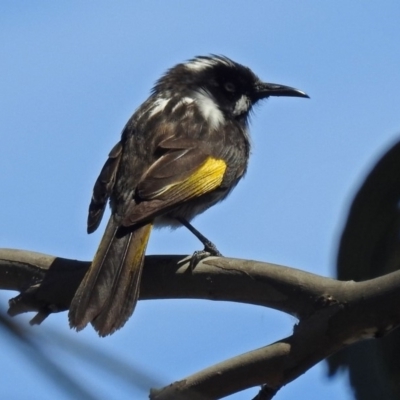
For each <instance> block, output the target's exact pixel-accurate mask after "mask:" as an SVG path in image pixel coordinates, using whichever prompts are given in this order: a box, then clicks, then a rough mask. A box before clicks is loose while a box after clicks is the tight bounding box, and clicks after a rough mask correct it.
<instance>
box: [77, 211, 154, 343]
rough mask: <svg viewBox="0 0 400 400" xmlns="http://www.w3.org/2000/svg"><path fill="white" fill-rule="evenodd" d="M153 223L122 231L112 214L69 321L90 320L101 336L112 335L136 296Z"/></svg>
mask: <svg viewBox="0 0 400 400" xmlns="http://www.w3.org/2000/svg"><path fill="white" fill-rule="evenodd" d="M151 229H152V224H151V223H147V224H145V225H140V226H138V227H134V228H133V229H132V228H130V229H129V231H125V232H123V231H122V229H121V228H119V227H118V225H117V224H116V222H115V221H114V218H113V216H111V218H110V220H109V222H108V225H107V228H106V231H105V233H104V236H103V238H102V240H101V242H100V245H99V249H98V250H97V253H96V255H95V257H94V260H93V262H92V264H91V266H90V268H89V270H88V271H87V273H86V275H85V277H84V278H83V281H82V282H81V284H80V286H79V288H78V290H77V291H76V293H75V296H74V298H73V299H72V302H71V306H70V309H69V323H70V325H71V327H73V328H76V329H77V330H81V329H83V328H84V327H85V326H86V325H87V324H88V323H89V322H90V323H91V324H92V325H93V327H94V329H95V330H96V331H97V332H98V334H99V335H100V336H107V335H110V334H112V333H113V332H114V331H116V330H117V329H119V328H121V327H122V326H123V325H124V324H125V322H126V321H127V320H128V318H129V317H130V316H131V315H132V313H133V311H134V309H135V306H136V302H137V299H138V297H139V288H140V280H141V276H142V268H143V262H144V254H145V251H146V247H147V242H148V240H149V236H150V232H151Z"/></svg>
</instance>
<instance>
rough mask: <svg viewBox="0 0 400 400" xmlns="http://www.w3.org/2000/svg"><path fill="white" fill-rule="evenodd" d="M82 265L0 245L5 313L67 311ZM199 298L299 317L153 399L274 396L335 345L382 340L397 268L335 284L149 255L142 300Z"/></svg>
mask: <svg viewBox="0 0 400 400" xmlns="http://www.w3.org/2000/svg"><path fill="white" fill-rule="evenodd" d="M88 266H89V263H88V262H82V261H75V260H68V259H63V258H59V257H52V256H48V255H43V254H38V253H32V252H25V251H21V250H6V249H3V250H1V249H0V289H8V290H18V291H20V292H21V294H20V295H19V296H17V297H16V298H14V299H12V300H11V301H10V309H9V314H10V315H16V314H19V313H21V312H27V311H37V312H38V314H37V315H36V317H35V318H34V319H33V321H32V322H33V323H40V322H41V321H42V320H43V319H44V318H46V316H48V315H49V314H50V313H51V312H57V311H63V310H67V309H68V307H69V304H70V302H71V299H72V297H73V295H74V293H75V290H76V288H77V287H78V285H79V283H80V281H81V279H82V278H83V276H84V274H85V272H86V270H87V268H88ZM165 298H201V299H211V300H228V301H235V302H243V303H249V304H257V305H262V306H266V307H271V308H274V309H277V310H280V311H284V312H286V313H289V314H291V315H294V316H297V317H298V318H299V320H300V322H299V324H298V325H296V326H295V329H294V333H293V335H292V336H290V337H289V338H286V339H283V340H281V341H279V342H276V343H274V344H271V345H269V346H266V347H263V348H261V349H258V350H254V351H251V352H249V353H246V354H243V355H240V356H237V357H235V358H233V359H230V360H227V361H224V362H222V363H219V364H217V365H214V366H212V367H210V368H207V369H205V370H203V371H200V372H198V373H196V374H194V375H192V376H190V377H187V378H186V379H184V380H182V381H179V382H176V383H174V384H172V385H170V386H168V387H166V388H164V389H161V390H154V391H153V392H152V394H151V398H152V399H154V400H164V399H195V398H196V397H198V398H199V399H216V398H221V397H224V396H227V395H229V394H232V393H235V392H237V391H239V390H243V389H246V388H249V387H253V386H256V385H262V384H266V385H267V387H269V388H271V393H275V392H276V391H277V390H279V388H280V387H282V386H283V385H285V384H287V383H289V382H290V381H292V380H294V379H295V378H297V377H298V376H299V375H301V374H302V373H304V372H305V371H306V370H308V369H309V368H310V367H312V366H313V365H314V364H316V363H317V362H319V361H321V360H322V359H324V358H326V357H327V356H329V355H330V354H333V353H334V352H336V351H337V350H339V349H340V348H342V347H344V346H346V345H349V344H351V343H353V342H355V341H358V340H360V339H364V338H372V337H380V336H382V335H384V334H386V333H387V332H389V331H391V330H392V329H394V327H396V326H397V325H399V324H400V308H399V307H397V308H393V304H400V271H396V272H393V273H391V274H388V275H385V276H383V277H380V278H376V279H373V280H369V281H364V282H358V283H356V282H352V281H349V282H340V281H337V280H334V279H330V278H324V277H321V276H317V275H314V274H310V273H307V272H304V271H300V270H297V269H293V268H288V267H282V266H278V265H274V264H268V263H261V262H256V261H247V260H239V259H230V258H215V257H214V258H207V259H205V260H203V261H202V262H200V263H199V264H198V265H197V266H196V268H195V269H194V271H191V270H190V269H189V258H188V257H186V258H184V257H183V256H147V257H146V261H145V267H144V272H143V278H142V287H141V296H140V299H141V300H145V299H165Z"/></svg>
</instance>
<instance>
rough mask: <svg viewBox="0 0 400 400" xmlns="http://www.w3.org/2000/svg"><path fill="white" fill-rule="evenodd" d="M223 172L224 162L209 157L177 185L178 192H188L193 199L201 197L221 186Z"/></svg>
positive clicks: (224, 168) (224, 169)
mask: <svg viewBox="0 0 400 400" xmlns="http://www.w3.org/2000/svg"><path fill="white" fill-rule="evenodd" d="M225 171H226V163H225V161H224V160H221V159H219V160H218V159H216V158H212V157H209V158H207V160H206V162H205V163H204V164H203V165H202V166H201V167H200V168H199V169H198V170H197V171H195V172H194V173H193V174H192V175H190V176H189V177H188V178H186V179H185V180H184V181H182V182H181V183H180V184H179V185H178V186H179V191H182V192H189V193H191V194H192V196H193V197H197V196H201V195H202V194H205V193H207V192H210V191H212V190H214V189H216V188H217V187H218V186H219V185H221V182H222V179H223V177H224V174H225ZM176 189H177V188H176Z"/></svg>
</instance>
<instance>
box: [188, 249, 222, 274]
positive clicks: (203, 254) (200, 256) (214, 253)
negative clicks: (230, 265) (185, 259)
mask: <svg viewBox="0 0 400 400" xmlns="http://www.w3.org/2000/svg"><path fill="white" fill-rule="evenodd" d="M207 257H223V255H222V254H221V253H220V252H219V250H218V249H217V247H216V246H215V244H214V243H212V242H209V243H207V244H206V245H205V246H204V250H198V251H195V252H194V253H193V254H192V257H191V258H190V262H189V269H190V271H192V272H193V271H194V269H195V267H196V265H197V264H198V263H199V262H200V261H202V260H204V259H205V258H207Z"/></svg>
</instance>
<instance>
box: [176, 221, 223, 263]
mask: <svg viewBox="0 0 400 400" xmlns="http://www.w3.org/2000/svg"><path fill="white" fill-rule="evenodd" d="M177 220H178V221H179V222H180V223H181V224H182V225H183V226H184V227H186V228H187V229H189V231H190V232H192V233H193V235H194V236H196V237H197V239H199V240H200V242H201V243H203V245H204V250H200V251H195V252H194V253H193V255H192V258H191V260H190V264H189V267H190V269H191V270H193V269H194V267H195V266H196V265H197V264H198V263H199V262H200V261H201V260H202V259H203V258H206V257H209V256H215V257H223V256H222V254H221V253H220V252H219V250H218V249H217V246H216V245H215V244H214V243H213V242H211V241H210V240H208V239H207V238H206V237H205V236H204V235H202V234H201V233H200V232H199V231H198V230H197V229H196V228H195V227H194V226H193V225H192V224H191V223H190V222H188V221H187V220H186V219H185V218H177Z"/></svg>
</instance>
